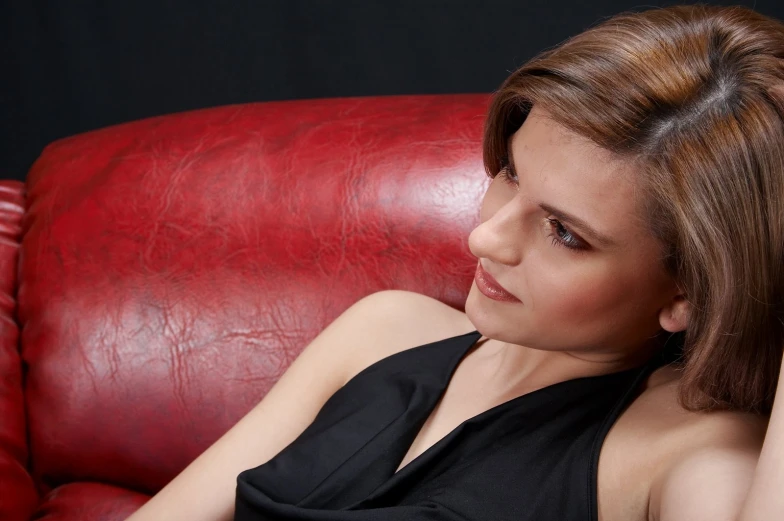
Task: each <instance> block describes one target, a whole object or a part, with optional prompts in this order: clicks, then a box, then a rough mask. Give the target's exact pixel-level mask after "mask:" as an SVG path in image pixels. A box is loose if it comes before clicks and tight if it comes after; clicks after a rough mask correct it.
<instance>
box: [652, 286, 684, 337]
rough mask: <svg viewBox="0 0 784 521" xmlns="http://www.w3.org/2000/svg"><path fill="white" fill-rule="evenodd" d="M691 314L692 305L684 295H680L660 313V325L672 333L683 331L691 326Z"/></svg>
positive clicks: (673, 298)
mask: <svg viewBox="0 0 784 521" xmlns="http://www.w3.org/2000/svg"><path fill="white" fill-rule="evenodd" d="M690 313H691V304H689V301H688V300H686V297H685V296H684V295H683V294H681V293H679V294H677V295H675V296H674V297H672V300H671V301H670V302H669V304H668V305H667V306H665V307H663V308H662V309H661V311H659V325H661V327H662V329H664V330H665V331H669V332H670V333H677V332H679V331H683V330H685V329H686V328H687V327H688V325H689V315H690Z"/></svg>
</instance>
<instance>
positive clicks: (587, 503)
mask: <svg viewBox="0 0 784 521" xmlns="http://www.w3.org/2000/svg"><path fill="white" fill-rule="evenodd" d="M480 337H481V334H480V333H479V332H477V331H474V332H471V333H467V334H464V335H459V336H455V337H451V338H447V339H444V340H440V341H438V342H433V343H430V344H425V345H422V346H419V347H415V348H413V349H408V350H405V351H402V352H399V353H397V354H394V355H392V356H389V357H387V358H384V359H382V360H380V361H378V362H376V363H375V364H373V365H371V366H369V367H367V368H366V369H365V370H364V371H362V372H361V373H359V374H358V375H356V376H355V377H354V378H353V379H351V380H350V381H349V382H348V383H347V384H346V385H345V386H343V387H342V388H341V389H339V390H338V391H337V392H336V393H335V394H334V395H333V396H332V397H331V398H330V399H329V400H328V401H327V402H326V403H325V405H324V406H323V408H322V409H321V411H320V412H319V414H318V415H317V417H316V419H315V420H314V421H313V423H312V424H311V425H310V426H309V427H308V428H307V429H306V430H305V431H304V432H303V433H302V434H301V435H300V436H299V437H298V438H297V439H296V440H295V441H294V442H293V443H291V444H290V445H289V446H288V447H286V448H285V449H284V450H283V451H281V452H280V453H279V454H278V455H277V456H275V457H274V458H273V459H272V460H270V461H268V462H267V463H265V464H263V465H261V466H259V467H256V468H253V469H249V470H246V471H244V472H242V473H241V474H240V475H239V476H238V478H237V496H236V510H235V517H234V519H235V521H262V520H265V521H266V520H276V521H277V520H280V521H283V520H292V521H293V520H303V521H305V520H308V521H392V520H395V521H400V520H417V521H420V520H421V521H425V520H433V521H435V520H438V521H447V520H449V521H458V520H460V521H466V520H471V521H473V520H492V521H505V520H509V521H512V520H513V521H527V520H530V521H534V520H536V521H547V520H553V521H569V520H575V521H577V520H580V521H585V520H591V521H595V520H596V516H597V513H596V502H595V499H596V467H597V461H598V455H599V450H600V448H601V445H602V443H603V441H604V438H605V436H606V434H607V432H608V431H609V429H610V427H611V426H612V424H613V422H614V421H615V420H616V419H617V417H618V416H619V415H620V413H621V412H622V410H623V409H624V408H625V407H626V405H628V403H630V401H631V400H632V399H633V398H634V396H635V395H636V393H635V391H636V389H637V388H638V386H639V385H640V383H641V382H642V381H643V380H644V378H645V377H646V376H647V375H648V374H649V373H650V372H651V371H652V370H654V369H655V368H656V367H659V366H660V365H661V364H663V363H665V362H666V361H669V360H668V359H666V358H665V356H664V353H660V354H659V355H657V356H655V357H654V358H652V359H651V360H650V361H649V362H648V363H647V364H645V365H644V366H642V367H639V368H636V369H630V370H627V371H622V372H616V373H612V374H607V375H602V376H594V377H583V378H577V379H573V380H567V381H565V382H560V383H556V384H554V385H550V386H548V387H544V388H542V389H539V390H537V391H534V392H531V393H527V394H525V395H522V396H519V397H517V398H514V399H512V400H510V401H507V402H504V403H502V404H500V405H498V406H496V407H493V408H492V409H489V410H487V411H485V412H483V413H481V414H479V415H477V416H474V417H473V418H470V419H469V420H467V421H465V422H463V423H462V424H461V425H459V426H458V427H457V428H455V429H454V430H453V431H452V432H450V433H449V434H448V435H447V436H446V437H444V438H443V439H441V440H440V441H439V442H437V443H436V444H435V445H433V446H431V447H430V448H429V449H428V450H426V451H425V452H424V453H422V454H421V455H420V456H418V457H417V458H415V459H414V460H412V461H411V462H410V463H408V464H407V465H406V466H405V467H403V468H402V469H401V470H400V471H399V472H397V473H396V472H395V471H396V469H397V468H398V466H399V465H400V462H401V461H402V460H403V457H404V456H405V454H406V452H407V451H408V449H409V447H410V446H411V444H412V443H413V441H414V438H415V437H416V435H417V433H418V432H419V429H420V428H421V427H422V425H423V424H424V422H425V420H427V418H428V417H429V415H430V413H431V412H432V410H433V409H434V408H435V406H436V404H437V403H438V400H439V399H440V397H441V395H442V394H443V392H444V391H445V390H446V388H447V386H448V384H449V381H450V379H451V377H452V374H453V372H454V370H455V369H456V367H457V365H458V364H459V363H460V361H461V360H462V359H463V357H464V356H465V355H466V354H467V353H468V351H469V349H470V348H471V347H472V346H473V345H474V344H475V343H476V341H477V340H478V339H479V338H480Z"/></svg>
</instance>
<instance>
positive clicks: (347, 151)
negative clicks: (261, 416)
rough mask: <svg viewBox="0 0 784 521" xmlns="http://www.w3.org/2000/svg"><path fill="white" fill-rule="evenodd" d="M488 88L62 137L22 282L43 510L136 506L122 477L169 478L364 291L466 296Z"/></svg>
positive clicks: (96, 513)
mask: <svg viewBox="0 0 784 521" xmlns="http://www.w3.org/2000/svg"><path fill="white" fill-rule="evenodd" d="M488 99H489V98H488V96H487V95H438V96H393V97H377V98H350V99H324V100H306V101H290V102H271V103H257V104H246V105H234V106H226V107H219V108H214V109H206V110H199V111H191V112H185V113H179V114H172V115H166V116H161V117H156V118H151V119H146V120H141V121H136V122H132V123H127V124H123V125H119V126H114V127H109V128H105V129H101V130H97V131H93V132H90V133H85V134H81V135H78V136H74V137H71V138H67V139H64V140H60V141H58V142H55V143H53V144H52V145H50V146H48V147H47V148H46V149H45V150H44V152H43V153H42V155H41V157H40V158H39V159H38V161H37V162H36V163H35V164H34V165H33V168H32V170H31V171H30V173H29V176H28V181H27V211H26V213H25V216H24V220H23V223H22V233H23V239H22V244H21V250H20V251H21V254H20V259H19V263H20V266H19V269H20V286H19V291H18V306H19V309H18V317H19V322H20V324H21V325H22V356H23V359H24V362H25V363H26V364H27V367H28V372H27V378H26V381H25V393H26V400H27V414H28V425H29V437H30V451H31V461H32V463H31V474H32V476H33V477H34V479H35V482H36V484H37V485H38V487H39V488H40V489H41V492H42V494H47V493H50V492H51V494H50V495H48V496H47V497H46V498H45V499H44V502H43V503H42V504H41V505H40V506H39V510H38V514H37V515H38V516H45V519H47V520H58V521H60V520H71V519H82V520H89V519H102V520H103V519H106V520H114V519H122V518H123V516H124V515H127V511H126V510H123V509H125V508H126V506H127V504H129V503H127V501H130V502H131V503H133V504H136V503H135V502H136V501H137V499H138V498H134V499H131V500H128V499H127V496H124V495H123V494H122V493H119V496H117V497H123V498H125V499H122V500H120V499H118V501H120V502H121V503H122V504H121V505H119V506H118V507H117V509H116V510H113V509H112V508H110V507H109V506H107V505H108V504H109V503H107V502H111V498H112V497H116V495H113V494H115V492H111V490H115V489H117V490H129V491H130V490H132V491H137V492H139V493H142V494H151V493H154V492H155V491H157V490H158V489H160V488H161V487H162V486H163V485H164V484H166V483H167V482H168V481H169V480H170V479H172V478H173V477H174V476H175V475H176V474H177V473H178V472H179V471H180V470H182V469H183V468H184V467H185V466H186V465H187V464H188V463H189V462H190V461H191V460H192V459H194V458H195V457H196V456H197V455H198V454H199V453H201V452H202V451H203V450H204V449H206V448H207V447H208V446H209V445H210V444H211V443H212V442H213V441H215V440H216V439H217V438H218V437H219V436H220V435H221V434H223V433H224V432H225V431H226V430H228V429H229V428H230V427H231V426H232V425H233V424H234V423H235V422H236V421H237V420H238V419H239V418H240V417H241V416H242V415H244V414H245V413H246V412H247V411H248V410H249V409H250V408H251V407H252V406H253V405H255V404H256V403H257V402H258V401H259V400H260V399H261V398H262V397H263V396H264V394H265V393H266V392H267V390H268V389H269V388H270V386H271V385H272V384H273V383H274V382H275V381H276V380H277V378H278V377H279V376H280V375H281V373H282V372H283V371H284V370H285V369H286V367H288V365H289V364H290V363H291V361H292V360H293V359H294V358H295V357H296V356H297V354H298V353H299V352H300V351H301V350H302V348H303V347H304V346H305V345H306V344H307V343H308V342H309V341H310V340H311V339H312V338H313V337H314V336H316V334H318V332H319V331H321V330H322V329H323V328H324V327H325V326H326V325H327V324H329V323H330V322H331V321H332V320H333V319H334V318H335V317H337V316H338V315H339V314H340V313H341V312H342V311H343V310H345V309H346V308H347V307H348V306H350V305H351V304H352V303H354V302H356V301H357V300H358V299H360V298H361V297H363V296H365V295H367V294H370V293H372V292H375V291H378V290H382V289H387V288H396V289H406V290H412V291H417V292H420V293H424V294H427V295H430V296H433V297H435V298H437V299H439V300H441V301H443V302H446V303H448V304H450V305H452V306H454V307H456V308H459V309H462V305H463V301H464V299H465V297H466V295H467V292H468V289H469V288H470V284H471V280H472V277H473V269H474V267H475V258H474V257H473V256H472V255H471V254H470V252H469V251H468V246H467V237H468V234H469V232H470V231H471V229H472V228H473V227H474V226H475V225H476V223H477V221H478V213H479V204H480V201H481V197H482V194H483V193H484V190H485V188H486V187H487V183H488V182H489V179H488V178H487V177H486V175H485V173H484V169H483V166H482V160H481V134H482V125H483V123H484V118H485V111H486V108H487V102H488ZM8 336H9V338H10V335H8ZM10 341H11V340H9V342H10ZM303 391H304V392H307V389H305V390H303ZM17 413H18V412H17ZM17 421H19V420H17ZM271 428H274V426H271ZM23 449H24V447H23V446H19V447H18V448H17V449H15V450H16V451H17V453H18V454H17V456H20V457H23V456H24V450H23ZM22 481H23V480H22V479H21V478H20V481H19V483H20V484H19V485H18V486H19V487H21V486H22V484H21V483H22ZM84 483H100V484H103V486H105V487H114V488H107V489H101V488H100V487H99V488H95V487H89V486H86V485H84ZM107 490H110V492H107ZM57 491H60V492H57ZM55 492H56V493H55ZM64 497H65V498H66V499H63V498H64ZM91 497H93V498H94V500H95V505H93V506H91V503H90V498H91ZM107 498H108V499H107ZM99 503H100V504H99ZM71 505H73V506H71ZM123 512H126V513H125V514H123Z"/></svg>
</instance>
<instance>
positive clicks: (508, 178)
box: [498, 164, 588, 252]
mask: <svg viewBox="0 0 784 521" xmlns="http://www.w3.org/2000/svg"><path fill="white" fill-rule="evenodd" d="M498 175H500V176H501V179H502V180H503V181H504V182H505V183H506V184H508V185H509V186H512V187H514V188H515V189H517V188H519V179H518V178H517V175H516V174H514V173H513V172H512V168H511V167H510V166H509V165H508V164H507V165H505V166H504V167H503V168H502V169H501V170H500V171H499V172H498ZM546 221H547V226H548V228H549V232H548V235H547V236H548V237H550V238H552V243H553V244H554V245H556V246H563V247H565V248H568V249H570V250H573V251H576V252H582V251H585V250H587V249H588V245H587V244H586V243H585V242H584V241H582V240H581V239H580V238H579V237H578V236H577V235H576V234H574V233H573V232H572V231H571V230H569V229H568V228H567V227H566V226H564V225H563V223H561V221H559V220H558V219H555V218H552V217H548V218H547V219H546Z"/></svg>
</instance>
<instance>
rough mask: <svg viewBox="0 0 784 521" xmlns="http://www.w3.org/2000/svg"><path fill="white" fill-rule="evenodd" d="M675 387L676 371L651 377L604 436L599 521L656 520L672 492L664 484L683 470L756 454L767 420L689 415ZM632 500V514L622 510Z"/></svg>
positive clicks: (748, 416)
mask: <svg viewBox="0 0 784 521" xmlns="http://www.w3.org/2000/svg"><path fill="white" fill-rule="evenodd" d="M679 383H680V378H679V373H678V371H677V370H675V369H674V368H672V367H669V366H665V367H663V368H660V369H659V370H657V371H655V372H654V373H653V374H652V375H651V376H650V378H649V379H648V381H647V382H646V385H645V387H644V389H643V391H642V392H641V393H640V395H639V396H638V397H637V398H636V399H635V400H634V401H633V402H632V403H631V404H630V406H629V407H628V408H627V409H626V410H625V411H624V412H623V414H622V415H621V417H620V418H618V420H617V421H616V423H615V425H613V427H612V429H611V430H610V432H609V433H608V437H607V439H606V441H605V446H604V448H603V451H602V458H603V460H602V459H600V466H599V474H600V476H599V483H600V490H599V492H600V501H599V502H600V507H601V506H603V510H604V513H603V514H604V515H602V516H600V517H601V519H603V520H605V521H608V520H609V521H615V520H617V519H660V518H659V517H658V506H659V505H661V504H662V496H663V495H664V493H665V491H666V490H668V489H672V487H671V486H669V487H668V485H667V484H668V483H670V484H671V483H672V476H673V475H674V474H675V473H677V474H679V475H683V468H684V465H688V464H690V463H689V462H695V461H696V462H699V461H700V460H704V459H705V458H706V457H707V458H710V459H714V460H715V459H716V458H717V455H721V454H726V453H728V452H737V451H745V452H746V453H753V452H755V451H756V452H757V453H758V452H759V448H760V447H761V445H762V440H763V439H764V435H765V429H766V427H767V417H765V416H760V415H756V414H751V413H745V412H740V411H690V410H687V409H685V408H684V407H683V406H682V405H681V404H680V402H679V400H678V392H679ZM602 485H603V486H602ZM618 497H623V498H626V499H625V500H624V501H623V502H621V503H624V505H621V504H615V502H614V500H613V498H618ZM630 498H636V500H635V504H634V507H633V508H632V507H629V506H628V505H626V503H629V502H630V501H631V499H630ZM630 510H631V511H633V512H634V514H633V515H630V514H629V511H630Z"/></svg>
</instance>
